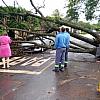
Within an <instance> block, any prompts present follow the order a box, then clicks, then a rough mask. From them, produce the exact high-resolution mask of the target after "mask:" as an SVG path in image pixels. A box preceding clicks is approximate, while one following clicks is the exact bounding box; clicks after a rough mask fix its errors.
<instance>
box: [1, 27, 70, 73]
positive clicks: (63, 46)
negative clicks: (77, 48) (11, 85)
mask: <svg viewBox="0 0 100 100" xmlns="http://www.w3.org/2000/svg"><path fill="white" fill-rule="evenodd" d="M11 42H12V40H11V38H10V37H9V36H8V35H7V32H6V29H5V28H3V27H0V58H1V59H2V62H3V67H2V68H9V67H10V66H9V57H10V56H11V48H10V43H11ZM69 44H70V34H69V29H68V28H64V27H62V28H59V29H58V31H57V34H56V38H55V49H56V58H55V68H54V69H53V71H55V72H59V71H64V68H66V67H67V63H68V49H69ZM6 65H7V66H6Z"/></svg>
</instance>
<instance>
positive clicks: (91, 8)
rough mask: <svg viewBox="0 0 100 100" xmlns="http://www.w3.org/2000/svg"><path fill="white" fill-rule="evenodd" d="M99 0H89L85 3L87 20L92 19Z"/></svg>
mask: <svg viewBox="0 0 100 100" xmlns="http://www.w3.org/2000/svg"><path fill="white" fill-rule="evenodd" d="M98 3H99V0H87V2H86V4H85V16H86V20H92V19H93V18H94V13H95V10H96V7H97V5H98Z"/></svg>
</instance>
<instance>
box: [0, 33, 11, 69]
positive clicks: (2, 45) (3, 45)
mask: <svg viewBox="0 0 100 100" xmlns="http://www.w3.org/2000/svg"><path fill="white" fill-rule="evenodd" d="M10 43H11V39H10V37H9V36H8V35H7V33H6V32H0V58H2V62H3V68H6V60H7V68H9V67H10V66H9V57H10V56H11V49H10Z"/></svg>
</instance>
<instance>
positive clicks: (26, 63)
mask: <svg viewBox="0 0 100 100" xmlns="http://www.w3.org/2000/svg"><path fill="white" fill-rule="evenodd" d="M37 59H38V58H37V57H34V58H33V59H30V60H28V61H26V62H25V63H23V64H21V65H20V66H26V65H28V64H31V63H32V62H34V61H36V60H37Z"/></svg>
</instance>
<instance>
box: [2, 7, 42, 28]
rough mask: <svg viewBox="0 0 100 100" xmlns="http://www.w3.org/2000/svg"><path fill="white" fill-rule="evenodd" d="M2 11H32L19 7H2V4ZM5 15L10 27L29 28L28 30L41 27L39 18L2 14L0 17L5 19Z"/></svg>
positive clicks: (23, 12)
mask: <svg viewBox="0 0 100 100" xmlns="http://www.w3.org/2000/svg"><path fill="white" fill-rule="evenodd" d="M0 13H21V14H26V13H31V12H29V11H27V10H25V9H24V8H21V7H18V8H15V7H12V6H8V7H2V6H0ZM4 17H7V26H9V27H10V28H20V29H27V30H29V29H30V30H34V29H39V28H40V20H39V19H37V18H33V17H31V16H23V17H22V16H9V15H8V16H7V15H5V16H2V15H0V19H3V18H4Z"/></svg>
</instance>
